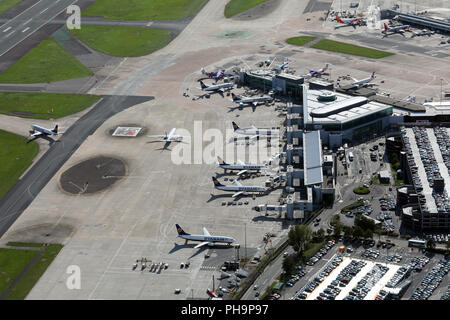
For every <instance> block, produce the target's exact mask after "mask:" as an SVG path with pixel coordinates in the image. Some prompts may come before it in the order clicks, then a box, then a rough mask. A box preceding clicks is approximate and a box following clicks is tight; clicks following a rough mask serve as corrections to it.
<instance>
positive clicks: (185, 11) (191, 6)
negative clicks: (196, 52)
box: [82, 0, 208, 40]
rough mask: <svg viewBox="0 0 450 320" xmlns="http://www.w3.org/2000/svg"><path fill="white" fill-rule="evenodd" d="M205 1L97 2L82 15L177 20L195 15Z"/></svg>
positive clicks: (137, 0) (123, 18) (120, 0)
mask: <svg viewBox="0 0 450 320" xmlns="http://www.w3.org/2000/svg"><path fill="white" fill-rule="evenodd" d="M207 1H208V0H127V1H124V0H97V1H95V2H94V3H93V4H92V5H90V6H89V7H87V8H86V9H85V10H84V11H83V12H82V15H83V16H91V17H103V18H105V19H108V20H177V19H183V18H186V17H188V16H190V15H193V14H195V13H197V12H198V11H199V10H200V9H201V8H202V7H203V5H204V4H205V3H206V2H207ZM120 40H123V39H120Z"/></svg>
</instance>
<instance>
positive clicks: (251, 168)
mask: <svg viewBox="0 0 450 320" xmlns="http://www.w3.org/2000/svg"><path fill="white" fill-rule="evenodd" d="M217 161H218V162H219V168H222V169H224V170H225V172H227V170H231V171H233V170H240V171H239V172H238V173H237V175H238V176H240V175H241V174H243V173H246V172H247V171H256V172H259V171H261V170H266V169H268V167H267V166H266V165H265V164H255V165H250V164H245V163H244V162H242V161H240V160H238V162H239V164H228V163H226V162H225V161H223V160H222V159H221V158H220V157H219V156H218V157H217Z"/></svg>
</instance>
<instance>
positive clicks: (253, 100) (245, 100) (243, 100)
mask: <svg viewBox="0 0 450 320" xmlns="http://www.w3.org/2000/svg"><path fill="white" fill-rule="evenodd" d="M231 97H232V98H233V102H235V103H239V107H240V108H242V107H243V106H244V104H251V106H252V108H253V111H255V108H256V106H257V105H258V104H259V103H264V102H268V101H272V100H273V98H272V97H270V96H263V97H244V96H237V95H235V94H234V93H231Z"/></svg>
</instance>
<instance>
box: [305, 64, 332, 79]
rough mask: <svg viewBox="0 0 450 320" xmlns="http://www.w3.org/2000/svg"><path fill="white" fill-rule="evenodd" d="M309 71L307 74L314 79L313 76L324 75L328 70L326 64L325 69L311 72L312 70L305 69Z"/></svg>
mask: <svg viewBox="0 0 450 320" xmlns="http://www.w3.org/2000/svg"><path fill="white" fill-rule="evenodd" d="M306 69H308V71H309V74H310V75H311V76H312V77H314V76H321V75H322V74H324V73H326V72H327V70H328V63H327V64H326V65H325V67H323V68H320V69H319V70H313V69H309V68H306Z"/></svg>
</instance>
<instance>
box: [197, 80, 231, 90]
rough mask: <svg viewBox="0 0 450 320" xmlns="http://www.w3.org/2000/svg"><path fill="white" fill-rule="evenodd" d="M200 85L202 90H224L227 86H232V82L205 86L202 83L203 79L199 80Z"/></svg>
mask: <svg viewBox="0 0 450 320" xmlns="http://www.w3.org/2000/svg"><path fill="white" fill-rule="evenodd" d="M200 86H201V89H202V91H220V92H224V91H225V89H227V88H233V86H234V84H233V83H230V82H227V83H220V84H213V85H211V86H207V85H205V84H204V83H203V81H201V80H200Z"/></svg>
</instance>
